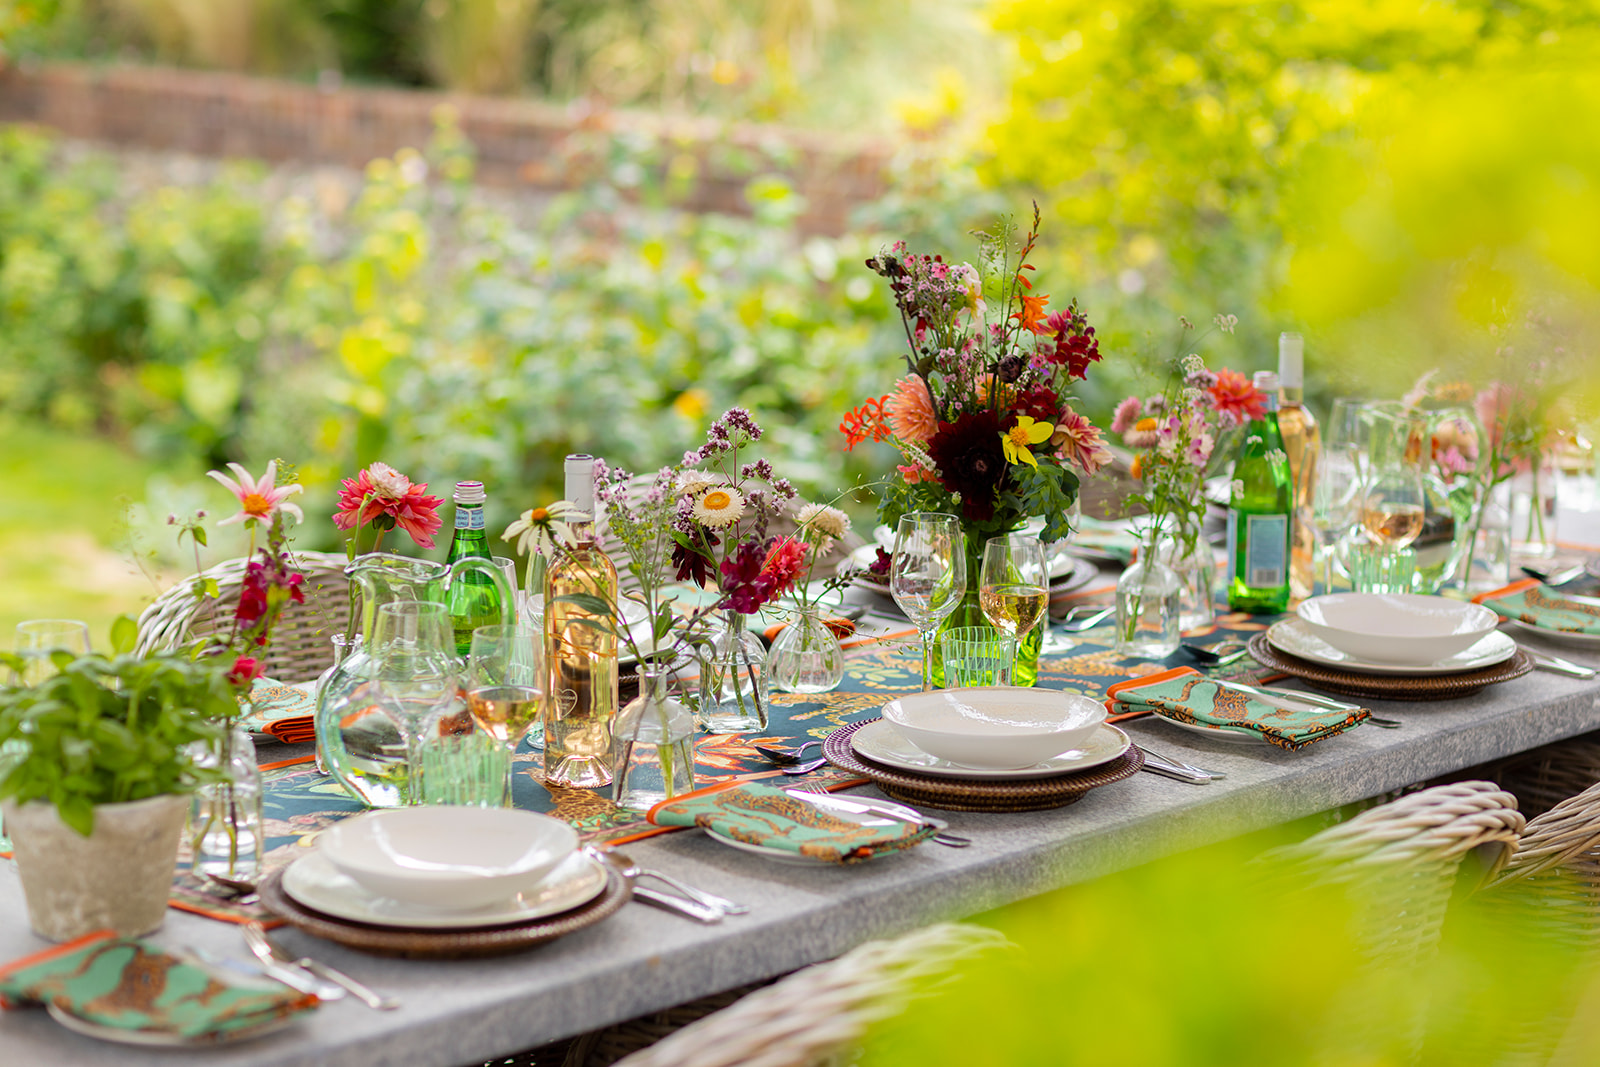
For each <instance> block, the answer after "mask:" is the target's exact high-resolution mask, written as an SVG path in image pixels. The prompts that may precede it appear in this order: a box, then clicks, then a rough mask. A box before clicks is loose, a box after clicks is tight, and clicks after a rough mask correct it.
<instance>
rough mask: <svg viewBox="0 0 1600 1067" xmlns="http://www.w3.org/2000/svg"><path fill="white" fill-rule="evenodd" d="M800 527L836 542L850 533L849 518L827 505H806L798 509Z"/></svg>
mask: <svg viewBox="0 0 1600 1067" xmlns="http://www.w3.org/2000/svg"><path fill="white" fill-rule="evenodd" d="M799 519H800V527H801V529H803V530H815V531H816V532H817V533H819V534H821V535H822V536H823V537H826V538H829V539H831V540H837V539H839V538H841V537H843V536H844V535H845V534H847V533H849V532H850V516H848V515H846V514H845V513H844V512H842V511H840V510H839V509H838V508H836V507H831V506H829V505H827V504H807V505H806V506H805V507H803V508H801V509H800V515H799Z"/></svg>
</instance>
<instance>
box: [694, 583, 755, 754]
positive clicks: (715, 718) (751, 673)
mask: <svg viewBox="0 0 1600 1067" xmlns="http://www.w3.org/2000/svg"><path fill="white" fill-rule="evenodd" d="M724 616H725V618H726V620H727V622H726V624H725V625H724V626H723V628H722V629H720V630H718V631H717V632H716V633H715V634H714V635H713V636H712V638H711V640H710V641H708V642H707V643H706V644H704V645H702V646H701V649H700V656H701V663H700V725H701V726H702V727H704V728H705V731H706V733H708V734H749V733H759V732H761V731H764V730H766V728H767V687H768V685H769V679H768V670H769V665H768V663H767V650H766V649H765V648H763V647H762V645H761V639H760V638H759V637H757V636H756V635H755V634H753V633H751V632H750V630H749V628H748V626H747V625H746V621H747V620H746V617H745V616H744V615H741V614H740V613H739V612H737V611H727V612H724Z"/></svg>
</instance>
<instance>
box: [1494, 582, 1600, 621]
mask: <svg viewBox="0 0 1600 1067" xmlns="http://www.w3.org/2000/svg"><path fill="white" fill-rule="evenodd" d="M1473 599H1474V600H1476V601H1478V603H1480V604H1482V605H1483V606H1484V607H1486V608H1488V609H1490V610H1491V611H1494V612H1497V613H1498V614H1500V615H1504V616H1505V617H1507V618H1509V619H1516V620H1517V621H1518V622H1525V623H1527V624H1528V625H1529V626H1537V627H1538V628H1539V629H1541V630H1556V631H1559V632H1561V633H1568V634H1600V604H1595V603H1585V602H1584V601H1582V600H1578V599H1573V598H1569V597H1564V596H1562V595H1561V593H1560V591H1559V590H1556V589H1552V588H1550V587H1549V586H1548V585H1545V584H1543V583H1542V582H1540V581H1539V580H1538V579H1537V578H1528V579H1525V580H1524V581H1520V582H1512V583H1511V584H1510V585H1508V586H1506V587H1505V588H1504V589H1496V590H1494V591H1493V592H1491V593H1484V594H1483V595H1482V596H1478V597H1474V598H1473Z"/></svg>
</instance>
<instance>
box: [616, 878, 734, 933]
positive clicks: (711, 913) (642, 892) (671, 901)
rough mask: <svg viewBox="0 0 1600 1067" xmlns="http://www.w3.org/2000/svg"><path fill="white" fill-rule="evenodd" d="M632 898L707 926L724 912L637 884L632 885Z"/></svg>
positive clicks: (718, 918) (716, 920)
mask: <svg viewBox="0 0 1600 1067" xmlns="http://www.w3.org/2000/svg"><path fill="white" fill-rule="evenodd" d="M633 899H635V900H642V901H644V902H645V903H647V904H654V905H655V906H656V907H658V908H660V909H662V910H663V911H674V912H677V913H678V914H679V915H682V916H684V917H685V918H689V919H693V920H694V921H695V922H702V923H705V924H706V925H708V926H709V925H711V924H713V923H719V922H721V921H722V919H723V915H724V914H725V913H724V912H723V911H722V910H720V909H718V908H708V907H705V906H704V905H702V904H696V903H695V902H694V901H692V900H687V899H685V898H683V897H679V896H673V895H672V894H671V893H662V892H659V891H658V890H655V889H645V888H642V887H640V886H638V885H635V886H634V887H633Z"/></svg>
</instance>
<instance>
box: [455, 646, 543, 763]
mask: <svg viewBox="0 0 1600 1067" xmlns="http://www.w3.org/2000/svg"><path fill="white" fill-rule="evenodd" d="M540 645H541V642H538V641H535V640H534V639H533V635H532V634H531V633H530V632H529V631H528V630H527V629H525V628H523V627H520V626H517V625H515V624H502V625H498V626H480V627H478V628H477V629H476V630H474V631H472V649H471V651H470V652H469V653H468V655H467V674H466V680H465V688H466V692H467V710H468V711H469V712H471V713H472V717H473V719H474V720H475V721H476V722H477V724H478V725H479V726H481V727H483V729H484V730H485V731H486V732H487V733H488V734H490V735H491V736H492V737H494V739H495V740H496V741H499V742H500V743H501V744H502V745H506V746H507V747H509V748H510V749H511V751H513V752H515V751H516V750H517V746H518V745H519V744H521V743H522V739H523V737H524V736H525V735H526V734H527V732H528V729H529V727H531V726H532V725H533V724H534V723H535V722H538V721H539V716H540V712H541V707H542V705H543V703H544V683H543V677H544V656H543V655H542V652H543V649H542V648H541V647H540Z"/></svg>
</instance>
